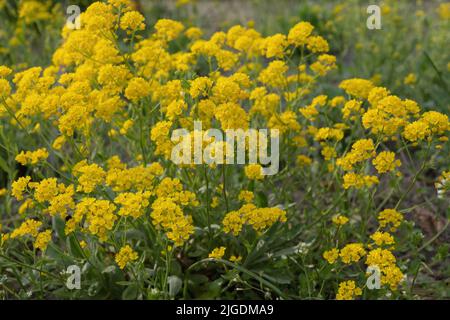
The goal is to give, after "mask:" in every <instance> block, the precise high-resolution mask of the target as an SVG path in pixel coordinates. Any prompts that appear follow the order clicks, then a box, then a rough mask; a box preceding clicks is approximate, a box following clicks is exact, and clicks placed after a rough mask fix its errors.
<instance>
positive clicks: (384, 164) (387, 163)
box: [372, 151, 402, 173]
mask: <svg viewBox="0 0 450 320" xmlns="http://www.w3.org/2000/svg"><path fill="white" fill-rule="evenodd" d="M372 163H373V165H374V166H375V168H376V169H377V171H378V173H386V172H389V171H392V170H395V168H396V167H399V166H401V164H402V163H401V161H400V160H398V159H397V160H396V159H395V153H394V152H390V151H382V152H380V153H379V154H378V156H377V157H376V158H375V159H373V160H372Z"/></svg>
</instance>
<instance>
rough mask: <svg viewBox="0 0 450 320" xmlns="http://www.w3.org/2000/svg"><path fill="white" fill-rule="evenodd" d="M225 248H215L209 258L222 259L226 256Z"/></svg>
mask: <svg viewBox="0 0 450 320" xmlns="http://www.w3.org/2000/svg"><path fill="white" fill-rule="evenodd" d="M225 250H226V248H225V247H218V248H215V249H214V250H213V251H211V253H210V254H209V255H208V258H212V259H222V257H223V256H224V255H225Z"/></svg>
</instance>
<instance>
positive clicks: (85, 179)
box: [73, 161, 106, 193]
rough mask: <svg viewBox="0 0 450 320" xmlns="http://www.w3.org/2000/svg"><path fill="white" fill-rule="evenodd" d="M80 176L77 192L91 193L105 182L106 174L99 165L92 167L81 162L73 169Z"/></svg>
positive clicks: (92, 165)
mask: <svg viewBox="0 0 450 320" xmlns="http://www.w3.org/2000/svg"><path fill="white" fill-rule="evenodd" d="M73 172H74V174H75V175H76V176H78V186H77V191H79V192H85V193H91V192H93V191H94V189H95V188H96V187H97V186H98V185H100V184H102V183H103V182H104V181H105V177H106V173H105V171H104V170H103V169H102V168H100V167H99V166H98V165H97V164H95V163H93V164H91V165H88V164H86V163H85V162H83V161H81V162H79V163H78V164H77V165H76V166H75V167H74V169H73Z"/></svg>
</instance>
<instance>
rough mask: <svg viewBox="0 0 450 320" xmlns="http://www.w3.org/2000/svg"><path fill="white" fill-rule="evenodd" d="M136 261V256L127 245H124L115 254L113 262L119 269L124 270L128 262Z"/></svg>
mask: <svg viewBox="0 0 450 320" xmlns="http://www.w3.org/2000/svg"><path fill="white" fill-rule="evenodd" d="M137 259H138V254H137V252H136V251H134V250H133V249H132V248H131V247H130V246H129V245H125V246H123V247H122V248H120V250H119V252H118V253H117V254H116V257H115V260H116V263H117V264H118V265H119V268H120V269H125V267H126V265H127V264H128V263H129V262H133V261H135V260H137Z"/></svg>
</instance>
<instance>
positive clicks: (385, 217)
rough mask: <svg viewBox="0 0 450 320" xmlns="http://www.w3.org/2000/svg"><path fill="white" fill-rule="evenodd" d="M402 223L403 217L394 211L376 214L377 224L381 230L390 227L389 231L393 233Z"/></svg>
mask: <svg viewBox="0 0 450 320" xmlns="http://www.w3.org/2000/svg"><path fill="white" fill-rule="evenodd" d="M402 221H403V215H402V214H401V213H400V212H398V211H397V210H395V209H385V210H383V211H381V212H380V213H379V214H378V222H379V223H380V227H381V228H385V227H387V226H389V225H390V226H391V228H390V230H391V231H395V230H397V228H398V227H399V226H400V224H401V222H402Z"/></svg>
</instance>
